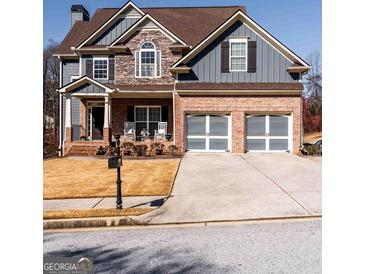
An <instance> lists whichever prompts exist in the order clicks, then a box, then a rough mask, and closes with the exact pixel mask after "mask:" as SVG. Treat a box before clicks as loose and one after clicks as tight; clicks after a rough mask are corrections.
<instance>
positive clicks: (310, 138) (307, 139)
mask: <svg viewBox="0 0 365 274" xmlns="http://www.w3.org/2000/svg"><path fill="white" fill-rule="evenodd" d="M321 138H322V132H312V133H307V134H304V143H313V142H316V141H318V140H319V139H321Z"/></svg>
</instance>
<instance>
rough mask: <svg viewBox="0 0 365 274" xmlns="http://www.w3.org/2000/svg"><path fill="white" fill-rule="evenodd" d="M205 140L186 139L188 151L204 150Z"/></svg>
mask: <svg viewBox="0 0 365 274" xmlns="http://www.w3.org/2000/svg"><path fill="white" fill-rule="evenodd" d="M205 148H206V139H203V138H188V149H195V150H205Z"/></svg>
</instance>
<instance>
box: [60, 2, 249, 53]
mask: <svg viewBox="0 0 365 274" xmlns="http://www.w3.org/2000/svg"><path fill="white" fill-rule="evenodd" d="M118 10H119V9H115V8H105V9H97V10H96V11H95V14H94V15H93V16H92V17H91V19H90V21H89V22H83V21H80V22H76V23H75V25H74V26H73V27H72V29H71V30H70V31H69V33H68V34H67V35H66V37H65V39H64V40H63V41H62V43H61V45H60V47H59V48H58V49H57V51H56V53H57V54H71V53H73V52H72V51H71V49H70V48H71V47H76V46H78V45H79V44H81V43H82V42H83V41H84V40H86V39H87V38H88V37H89V36H90V35H91V34H92V33H93V32H95V31H96V30H97V29H98V28H100V27H101V26H102V25H103V24H104V23H105V22H106V21H107V20H108V19H109V18H111V17H112V16H113V15H114V14H115V13H116V12H117V11H118ZM141 10H142V11H143V12H145V13H148V14H150V15H151V16H152V17H153V18H155V19H156V20H157V21H158V22H160V23H161V24H162V25H163V26H164V27H165V28H167V29H168V30H169V31H171V32H172V33H174V34H175V35H176V36H177V37H179V38H180V39H181V40H183V41H184V42H185V43H187V44H188V45H190V46H193V47H194V46H196V45H197V44H198V43H199V42H200V41H202V40H203V39H204V38H206V37H207V36H208V35H209V34H210V33H211V32H213V31H214V30H215V29H216V28H218V27H219V26H220V25H221V24H223V23H224V22H225V21H226V20H227V19H228V18H229V17H231V16H232V15H233V14H234V13H236V12H237V11H238V10H241V11H243V12H246V9H245V7H243V6H230V7H224V6H223V7H181V8H142V9H141Z"/></svg>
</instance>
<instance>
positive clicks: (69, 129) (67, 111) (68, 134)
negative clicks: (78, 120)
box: [65, 95, 72, 142]
mask: <svg viewBox="0 0 365 274" xmlns="http://www.w3.org/2000/svg"><path fill="white" fill-rule="evenodd" d="M71 115H72V107H71V96H70V95H66V108H65V130H66V142H71V141H72V124H71Z"/></svg>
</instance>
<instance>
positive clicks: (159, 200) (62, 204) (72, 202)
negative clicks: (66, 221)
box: [43, 196, 167, 211]
mask: <svg viewBox="0 0 365 274" xmlns="http://www.w3.org/2000/svg"><path fill="white" fill-rule="evenodd" d="M115 199H116V198H114V197H108V198H85V199H57V200H43V210H44V211H46V210H64V209H92V208H115ZM166 199H167V197H166V196H136V197H123V199H122V202H123V208H132V207H135V208H144V207H149V208H150V207H155V208H156V207H159V206H161V205H162V204H163V203H164V201H165V200H166Z"/></svg>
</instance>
